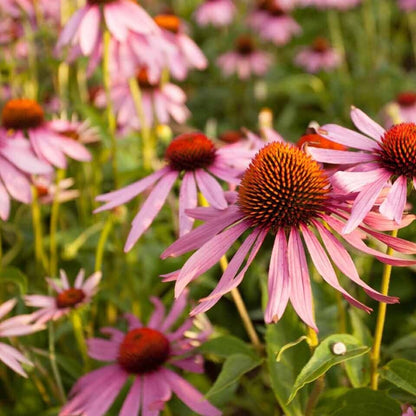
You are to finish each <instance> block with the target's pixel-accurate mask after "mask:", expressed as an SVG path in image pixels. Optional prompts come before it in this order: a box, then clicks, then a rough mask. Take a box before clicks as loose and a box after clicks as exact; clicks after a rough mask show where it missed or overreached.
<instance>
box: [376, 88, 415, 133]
mask: <svg viewBox="0 0 416 416" xmlns="http://www.w3.org/2000/svg"><path fill="white" fill-rule="evenodd" d="M383 116H384V124H385V127H386V128H389V127H391V126H392V125H393V124H397V123H412V122H413V123H415V122H416V93H415V92H413V91H403V92H401V93H400V94H398V95H397V97H396V99H395V100H394V101H391V102H389V103H387V104H386V105H385V106H384V108H383Z"/></svg>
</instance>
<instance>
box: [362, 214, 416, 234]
mask: <svg viewBox="0 0 416 416" xmlns="http://www.w3.org/2000/svg"><path fill="white" fill-rule="evenodd" d="M415 219H416V215H413V214H406V215H405V216H404V217H403V218H402V221H401V222H400V224H397V222H396V221H394V220H389V219H387V218H386V217H385V216H384V215H381V214H380V213H378V212H374V211H370V212H369V213H368V214H367V215H366V217H365V218H364V220H363V223H364V224H366V225H368V226H369V227H371V228H374V229H376V230H379V231H391V230H395V229H398V228H405V227H407V226H408V225H409V224H411V223H412V222H413V221H414V220H415Z"/></svg>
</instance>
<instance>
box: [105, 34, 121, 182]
mask: <svg viewBox="0 0 416 416" xmlns="http://www.w3.org/2000/svg"><path fill="white" fill-rule="evenodd" d="M110 39H111V35H110V32H109V30H108V29H106V30H105V31H104V51H103V83H104V90H105V97H106V102H107V121H108V131H109V134H110V140H111V166H112V168H113V177H114V185H115V188H118V187H119V184H120V181H119V177H118V167H117V142H116V128H117V123H116V118H115V116H114V111H113V102H112V99H111V89H110V88H111V80H110V66H109V64H110Z"/></svg>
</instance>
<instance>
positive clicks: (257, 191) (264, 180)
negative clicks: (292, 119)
mask: <svg viewBox="0 0 416 416" xmlns="http://www.w3.org/2000/svg"><path fill="white" fill-rule="evenodd" d="M201 210H202V208H199V209H196V214H197V217H198V218H199V219H203V220H206V223H205V224H203V225H202V226H200V227H198V228H196V229H195V230H193V231H191V232H190V233H188V234H187V235H185V236H183V237H181V238H180V239H179V240H177V241H176V242H175V243H173V244H172V245H171V246H170V247H169V248H168V249H167V250H165V252H164V253H163V254H162V258H166V257H169V256H174V257H176V256H179V255H182V254H184V253H186V252H188V251H191V250H194V249H198V250H197V251H196V252H195V253H194V254H193V255H192V256H191V257H190V258H189V259H188V261H187V262H186V263H185V265H184V266H183V268H182V269H181V270H179V271H176V272H173V273H171V274H169V275H168V276H167V279H168V280H176V285H175V294H176V296H178V295H180V294H181V293H182V291H183V290H184V288H185V287H186V286H187V284H188V283H189V282H191V281H192V280H194V279H195V278H197V277H198V276H199V275H201V274H202V273H204V272H205V271H207V270H208V269H209V268H211V267H212V266H213V265H214V264H216V263H217V262H218V261H219V260H220V258H221V257H222V256H223V255H224V254H225V253H226V252H227V251H228V249H229V248H230V247H231V246H232V245H233V244H234V242H235V241H236V240H237V239H238V238H239V237H240V236H241V235H242V234H243V233H244V232H246V231H248V230H250V234H249V235H248V236H247V237H246V239H245V241H244V243H243V244H242V245H241V246H240V248H239V249H238V250H237V252H236V253H235V255H234V256H233V258H232V259H231V261H230V263H229V266H228V268H227V269H226V271H225V272H224V274H223V275H222V277H221V279H220V281H219V283H218V285H217V287H216V288H215V289H214V291H213V292H212V293H211V295H210V296H208V297H207V298H205V299H203V300H202V301H201V304H200V305H199V306H198V307H196V308H195V309H194V310H193V312H192V313H195V314H196V313H200V312H203V311H206V310H207V309H209V308H210V307H212V306H213V305H214V304H215V303H216V302H217V301H218V300H219V299H220V297H221V296H222V295H223V294H225V293H227V292H228V291H230V290H231V289H233V288H234V287H236V286H237V285H238V284H239V283H240V282H241V280H242V279H243V277H244V275H245V273H246V271H247V269H248V267H249V266H250V264H251V263H252V261H253V260H254V258H255V256H256V255H257V253H258V251H259V249H260V247H261V245H262V244H263V242H264V240H265V238H266V236H267V234H272V236H273V238H274V246H273V250H272V253H271V259H270V268H269V282H268V289H269V300H268V304H267V308H266V312H265V320H266V322H268V323H269V322H277V321H278V320H279V318H280V317H281V316H282V314H283V312H284V310H285V308H286V305H287V303H288V301H289V300H290V301H291V303H292V305H293V307H294V309H295V310H296V312H297V314H298V315H299V316H300V317H301V319H302V320H303V321H304V322H305V323H306V324H307V325H309V326H310V327H312V328H314V329H316V325H315V321H314V317H313V312H312V294H311V287H310V279H309V272H308V265H307V260H306V252H309V254H310V257H311V259H312V262H313V264H314V265H315V267H316V269H317V271H318V272H319V274H320V275H321V276H322V277H323V279H324V280H325V281H326V282H327V283H329V284H330V285H331V286H332V287H334V288H335V289H336V290H338V291H340V292H341V293H342V295H343V296H344V297H345V299H346V300H347V301H349V302H350V303H351V304H352V305H354V306H357V307H359V308H361V309H363V310H365V311H367V312H369V311H370V308H368V307H367V306H365V305H363V304H362V303H360V302H359V301H357V300H356V299H354V298H353V297H352V296H351V295H350V294H349V293H347V292H346V291H345V290H344V289H343V288H342V286H341V285H340V284H339V282H338V278H337V276H336V273H335V271H334V268H333V266H332V263H334V264H335V265H336V266H337V267H338V268H339V269H340V270H341V272H342V273H344V274H345V275H346V276H347V277H349V278H350V279H351V280H352V281H353V282H355V283H357V284H358V285H360V286H361V287H362V288H363V289H364V290H365V292H366V293H367V294H368V295H369V296H371V297H373V298H374V299H376V300H378V301H382V302H386V303H394V302H397V298H393V297H387V296H383V295H382V294H380V293H378V292H377V291H375V290H374V289H372V288H371V287H370V286H368V285H367V284H366V283H365V282H364V281H362V280H361V279H360V277H359V275H358V273H357V270H356V268H355V265H354V263H353V261H352V258H351V257H350V255H349V253H348V252H347V250H346V249H345V248H344V246H343V245H342V244H341V242H340V241H339V237H337V236H336V235H335V233H337V234H339V233H340V232H341V230H342V228H343V226H344V221H345V220H346V219H347V210H346V207H345V206H343V204H342V201H340V199H339V198H338V197H337V196H336V195H333V194H332V193H331V187H330V182H329V178H328V176H327V174H326V172H325V171H324V170H323V169H322V167H321V166H320V165H319V164H318V162H316V161H314V160H313V159H312V158H311V157H310V156H309V155H307V154H306V153H305V152H303V151H302V150H300V149H298V148H296V147H295V146H292V145H290V144H285V143H271V144H268V145H266V146H265V147H263V149H261V150H260V151H259V152H258V154H257V155H256V156H255V158H254V159H253V161H252V163H251V164H250V166H249V167H248V169H247V170H246V172H245V173H244V176H243V178H242V180H241V183H240V186H239V191H238V199H237V202H236V203H235V204H233V205H231V206H229V207H228V208H227V209H226V210H224V211H223V212H222V213H220V212H218V211H216V210H215V209H214V208H208V209H207V211H206V213H202V214H201ZM374 222H375V223H376V224H377V219H375V220H373V223H374ZM383 225H385V224H384V221H383ZM389 225H390V226H391V227H394V224H393V223H392V222H390V224H389ZM396 227H397V226H396ZM367 235H371V236H373V237H375V238H376V239H379V240H381V241H383V242H385V243H387V244H388V245H390V246H391V247H394V249H399V250H398V251H401V252H406V253H410V252H411V253H414V252H416V244H415V243H411V242H407V241H405V240H402V239H395V238H392V237H390V236H388V235H384V234H382V233H379V232H376V231H374V230H372V229H370V228H366V227H362V228H361V229H360V230H356V231H354V232H352V233H351V234H349V235H346V236H343V238H344V239H345V240H346V241H347V242H348V243H349V244H350V245H351V246H353V247H355V248H356V249H358V250H360V251H362V252H364V253H368V254H371V255H374V256H375V257H376V258H378V259H380V260H381V261H384V262H386V263H389V264H394V265H410V264H415V262H416V261H415V260H403V259H397V258H395V257H392V256H388V255H386V254H383V253H382V252H379V251H377V250H375V249H373V248H370V247H368V246H367V245H366V244H365V243H364V241H363V240H364V239H365V238H366V237H367ZM318 236H319V237H318ZM302 240H303V241H302ZM304 245H306V250H305V246H304ZM246 256H248V258H247V261H246V263H245V265H244V266H243V267H242V265H243V263H244V259H245V258H246Z"/></svg>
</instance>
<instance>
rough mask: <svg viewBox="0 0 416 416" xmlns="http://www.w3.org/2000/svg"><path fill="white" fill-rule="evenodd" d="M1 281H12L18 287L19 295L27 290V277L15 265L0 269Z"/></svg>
mask: <svg viewBox="0 0 416 416" xmlns="http://www.w3.org/2000/svg"><path fill="white" fill-rule="evenodd" d="M1 283H13V284H14V285H16V286H17V287H18V288H19V291H20V294H21V295H24V294H25V293H26V292H27V277H26V275H24V274H23V273H22V272H21V271H20V270H19V269H18V268H16V267H6V268H5V269H2V270H1V271H0V284H1Z"/></svg>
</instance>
